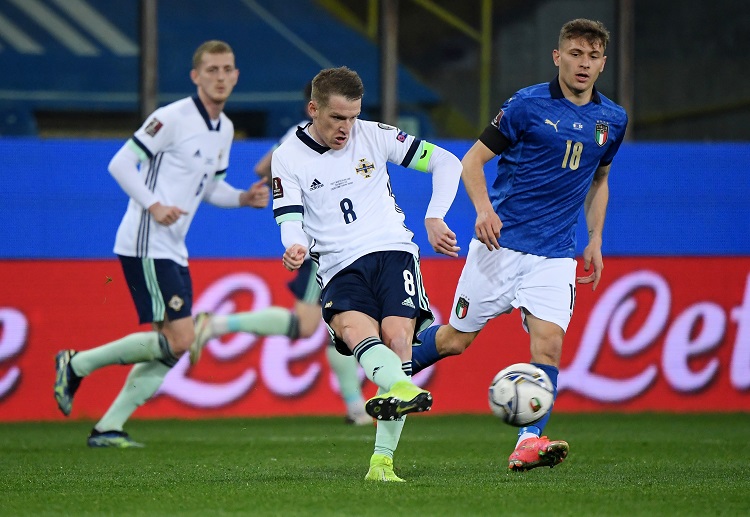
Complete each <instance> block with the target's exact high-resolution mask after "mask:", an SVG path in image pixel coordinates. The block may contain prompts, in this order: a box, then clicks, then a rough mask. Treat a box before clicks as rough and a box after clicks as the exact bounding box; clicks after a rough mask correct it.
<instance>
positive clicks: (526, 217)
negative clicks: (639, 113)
mask: <svg viewBox="0 0 750 517" xmlns="http://www.w3.org/2000/svg"><path fill="white" fill-rule="evenodd" d="M627 123H628V117H627V114H626V113H625V110H624V109H623V108H622V107H621V106H618V105H617V104H615V103H614V102H612V101H611V100H609V99H607V98H606V97H605V96H604V95H601V94H600V93H599V92H597V91H596V89H594V91H593V100H592V102H589V103H588V104H586V105H584V106H577V105H575V104H573V103H572V102H570V101H569V100H567V99H566V98H565V97H564V95H563V92H562V90H561V89H560V84H559V82H558V79H557V78H555V80H554V81H552V82H550V83H542V84H537V85H534V86H530V87H528V88H524V89H522V90H520V91H518V92H517V93H516V94H515V95H514V96H513V97H511V98H510V99H508V100H507V101H506V102H505V104H503V106H502V108H501V110H500V112H499V113H498V115H497V116H496V117H495V119H494V120H493V121H492V125H493V126H495V127H496V128H497V130H498V131H500V133H501V134H502V136H503V137H505V139H507V141H508V142H509V144H510V146H509V147H508V148H507V149H505V150H504V151H503V152H502V154H500V158H499V160H498V164H497V177H496V178H495V179H494V181H491V184H490V185H489V187H488V188H489V196H490V200H491V201H492V206H493V207H494V208H495V212H496V213H497V215H498V216H499V217H500V220H501V221H502V223H503V227H502V229H501V230H500V245H501V246H503V247H505V248H510V249H513V250H516V251H521V252H524V253H531V254H534V255H539V256H545V257H553V258H560V257H570V258H573V257H574V256H575V250H576V238H575V236H576V225H577V223H578V214H579V213H580V210H581V207H582V206H583V202H584V200H585V198H586V194H587V192H588V190H589V187H590V186H591V182H592V180H593V177H594V172H595V171H596V169H597V167H599V166H600V165H608V164H609V163H611V162H612V160H613V159H614V156H615V154H616V153H617V150H618V148H619V147H620V143H621V142H622V140H623V138H624V136H625V128H626V126H627Z"/></svg>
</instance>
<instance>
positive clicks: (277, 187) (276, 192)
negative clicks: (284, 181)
mask: <svg viewBox="0 0 750 517" xmlns="http://www.w3.org/2000/svg"><path fill="white" fill-rule="evenodd" d="M271 183H272V187H273V188H272V190H273V198H274V199H279V198H280V197H284V187H282V186H281V178H273V180H272V181H271Z"/></svg>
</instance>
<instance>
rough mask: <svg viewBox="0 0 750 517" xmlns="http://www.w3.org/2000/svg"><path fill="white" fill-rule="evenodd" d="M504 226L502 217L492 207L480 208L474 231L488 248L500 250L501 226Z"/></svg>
mask: <svg viewBox="0 0 750 517" xmlns="http://www.w3.org/2000/svg"><path fill="white" fill-rule="evenodd" d="M502 227H503V222H502V221H501V220H500V217H499V216H498V215H497V214H496V213H495V211H494V210H492V208H491V207H490V209H488V210H480V211H478V212H477V220H476V222H475V223H474V233H475V235H476V236H477V239H479V240H480V241H481V242H482V243H483V244H484V245H485V246H487V249H488V250H490V251H492V250H493V249H495V250H499V249H500V243H499V242H498V239H499V238H500V228H502Z"/></svg>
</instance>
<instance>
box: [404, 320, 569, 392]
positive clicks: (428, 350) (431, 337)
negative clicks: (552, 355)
mask: <svg viewBox="0 0 750 517" xmlns="http://www.w3.org/2000/svg"><path fill="white" fill-rule="evenodd" d="M439 328H440V325H434V326H432V327H429V328H427V329H425V330H423V331H422V332H421V333H420V334H419V336H418V338H419V340H420V341H421V342H422V344H420V345H418V344H414V345H412V347H411V365H412V373H413V374H416V373H418V372H421V371H422V370H424V369H425V368H427V367H428V366H432V365H433V364H435V363H436V362H438V361H439V360H440V359H441V357H442V356H441V355H440V354H439V353H438V351H437V343H436V341H435V335H436V334H437V331H438V329H439ZM555 379H557V376H555ZM555 382H556V381H555Z"/></svg>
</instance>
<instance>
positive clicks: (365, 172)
mask: <svg viewBox="0 0 750 517" xmlns="http://www.w3.org/2000/svg"><path fill="white" fill-rule="evenodd" d="M354 170H355V171H357V174H361V175H362V176H364V177H365V178H369V177H370V176H372V173H373V172H375V165H373V164H372V162H368V161H367V158H360V159H359V163H358V164H357V166H356V167H355V168H354Z"/></svg>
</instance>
